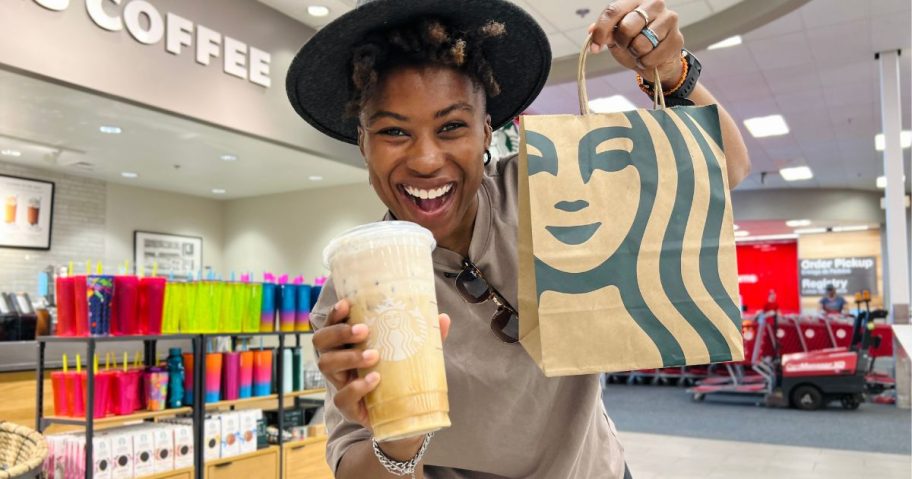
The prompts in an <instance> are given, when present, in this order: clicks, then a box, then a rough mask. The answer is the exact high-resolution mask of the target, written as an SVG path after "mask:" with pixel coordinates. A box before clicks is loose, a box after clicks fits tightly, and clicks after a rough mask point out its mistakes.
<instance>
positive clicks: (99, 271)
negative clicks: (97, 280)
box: [95, 261, 104, 275]
mask: <svg viewBox="0 0 912 479" xmlns="http://www.w3.org/2000/svg"><path fill="white" fill-rule="evenodd" d="M103 271H104V266H103V265H102V264H101V261H99V262H98V264H96V265H95V274H99V275H100V274H102V272H103Z"/></svg>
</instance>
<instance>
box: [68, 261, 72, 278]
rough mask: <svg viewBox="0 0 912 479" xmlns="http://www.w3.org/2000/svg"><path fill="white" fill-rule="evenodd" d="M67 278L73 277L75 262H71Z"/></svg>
mask: <svg viewBox="0 0 912 479" xmlns="http://www.w3.org/2000/svg"><path fill="white" fill-rule="evenodd" d="M67 276H73V262H72V261H70V264H69V266H68V267H67Z"/></svg>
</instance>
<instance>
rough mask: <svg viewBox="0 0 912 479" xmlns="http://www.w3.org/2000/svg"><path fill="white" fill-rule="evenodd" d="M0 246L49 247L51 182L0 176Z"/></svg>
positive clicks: (51, 215)
mask: <svg viewBox="0 0 912 479" xmlns="http://www.w3.org/2000/svg"><path fill="white" fill-rule="evenodd" d="M0 202H2V204H3V214H2V218H0V219H2V222H0V248H26V249H43V250H48V249H50V248H51V225H52V219H53V208H54V183H52V182H50V181H41V180H32V179H28V178H19V177H16V176H6V175H0Z"/></svg>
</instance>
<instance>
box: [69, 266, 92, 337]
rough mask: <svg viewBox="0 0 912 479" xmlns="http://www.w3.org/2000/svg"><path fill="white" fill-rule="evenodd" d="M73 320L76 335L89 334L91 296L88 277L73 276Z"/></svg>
mask: <svg viewBox="0 0 912 479" xmlns="http://www.w3.org/2000/svg"><path fill="white" fill-rule="evenodd" d="M73 320H74V323H75V326H74V328H73V329H74V331H75V332H76V336H88V335H89V296H88V293H87V292H86V277H85V276H73Z"/></svg>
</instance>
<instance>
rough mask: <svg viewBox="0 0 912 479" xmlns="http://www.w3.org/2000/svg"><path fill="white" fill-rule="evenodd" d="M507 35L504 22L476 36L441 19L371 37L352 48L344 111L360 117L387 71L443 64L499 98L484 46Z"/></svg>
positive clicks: (477, 31)
mask: <svg viewBox="0 0 912 479" xmlns="http://www.w3.org/2000/svg"><path fill="white" fill-rule="evenodd" d="M505 33H506V28H505V27H504V24H503V23H500V22H495V21H489V22H487V23H485V24H484V25H482V26H480V27H478V28H477V29H475V30H473V31H455V30H454V29H452V28H450V27H448V26H447V25H446V24H444V23H443V22H442V21H440V20H437V19H433V18H431V19H422V20H420V21H418V22H415V23H412V24H409V25H404V26H400V27H397V28H393V29H390V30H386V31H383V32H377V33H374V34H371V35H369V36H368V37H367V38H365V39H364V41H362V43H361V44H359V45H356V46H355V47H354V54H353V56H352V76H351V82H352V85H351V86H352V94H351V97H350V98H349V101H348V104H347V105H346V108H345V114H346V116H347V117H357V116H358V113H359V112H360V111H361V109H362V108H363V107H364V105H365V103H366V102H367V101H368V100H369V99H370V98H371V97H372V96H373V95H374V94H375V93H376V90H377V88H378V86H379V83H380V79H381V77H382V76H383V74H385V73H386V72H388V71H390V70H392V69H394V68H397V67H402V66H422V65H440V66H445V67H450V68H454V69H456V70H458V71H461V72H463V73H465V74H467V75H468V76H469V78H471V79H472V81H473V83H474V84H475V86H476V87H481V88H484V91H485V94H486V95H487V96H488V97H495V96H497V95H499V94H500V84H498V83H497V80H496V79H495V78H494V70H493V69H492V68H491V65H490V64H489V63H488V61H487V60H486V59H485V57H484V52H483V46H484V44H485V42H487V41H489V40H492V39H495V38H499V37H501V36H503V35H504V34H505Z"/></svg>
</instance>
